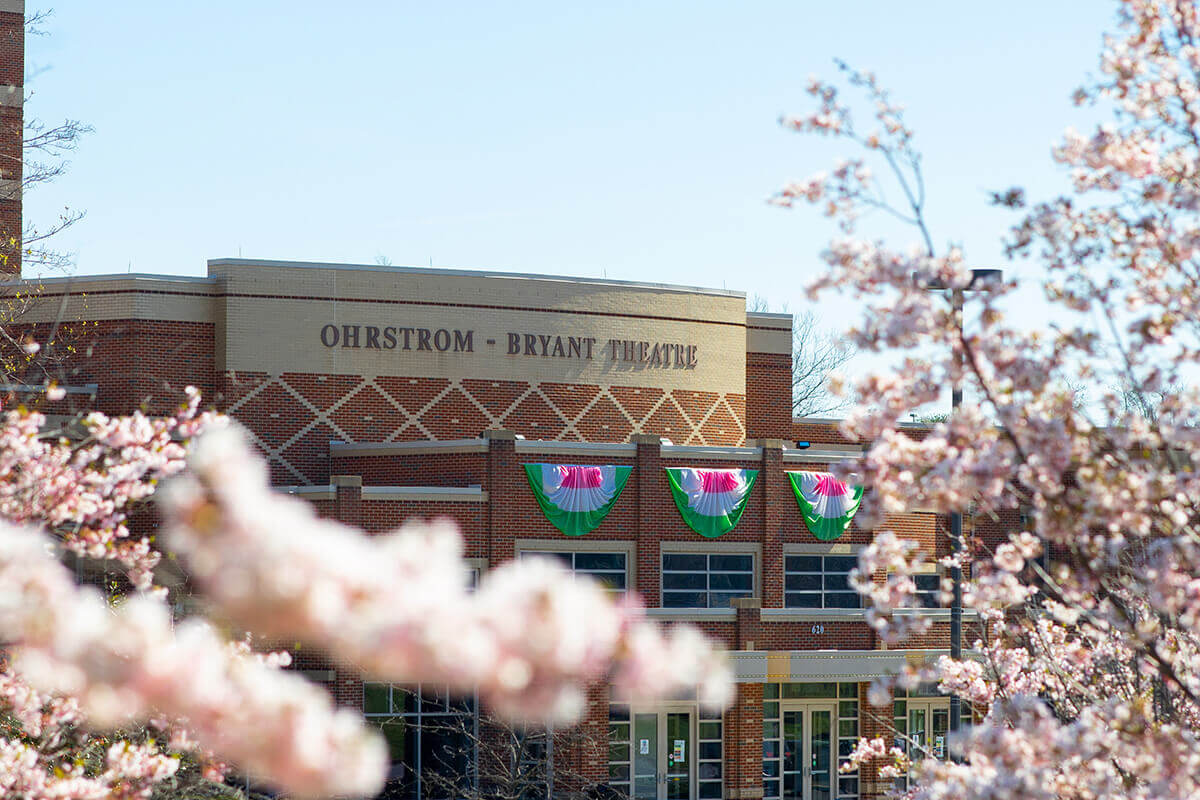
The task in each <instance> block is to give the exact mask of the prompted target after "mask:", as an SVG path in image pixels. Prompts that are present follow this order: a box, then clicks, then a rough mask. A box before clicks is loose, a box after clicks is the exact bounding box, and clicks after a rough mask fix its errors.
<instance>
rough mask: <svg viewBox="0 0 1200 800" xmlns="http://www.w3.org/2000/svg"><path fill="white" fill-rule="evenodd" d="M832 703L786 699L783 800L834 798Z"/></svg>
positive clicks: (834, 714) (822, 799) (825, 799)
mask: <svg viewBox="0 0 1200 800" xmlns="http://www.w3.org/2000/svg"><path fill="white" fill-rule="evenodd" d="M836 711H837V706H836V705H835V704H833V703H800V704H796V703H785V704H784V707H783V800H832V798H833V785H834V780H835V779H836V777H837V776H836V775H835V774H834V764H835V763H836V762H835V760H834V754H833V748H834V743H835V742H836V737H835V736H834V735H833V721H834V719H836Z"/></svg>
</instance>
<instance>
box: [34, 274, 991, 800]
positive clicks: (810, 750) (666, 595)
mask: <svg viewBox="0 0 1200 800" xmlns="http://www.w3.org/2000/svg"><path fill="white" fill-rule="evenodd" d="M32 314H33V316H34V318H33V319H32V320H31V321H33V322H36V323H37V324H38V325H39V326H41V330H42V332H43V335H44V334H45V333H46V331H47V330H48V327H47V326H49V325H51V324H52V322H53V320H54V319H58V320H62V319H69V320H87V321H88V322H89V325H88V326H87V328H86V330H89V331H90V332H89V333H87V334H86V336H85V337H84V339H83V340H81V341H78V342H76V343H75V344H76V347H77V348H78V349H79V351H80V353H81V357H79V358H78V359H70V360H69V361H68V363H67V364H66V365H65V366H64V370H65V372H64V380H65V383H66V384H67V385H68V388H69V394H68V395H67V397H66V399H65V400H64V401H62V402H63V403H64V404H72V403H74V404H86V405H87V406H88V407H94V408H99V409H101V410H104V411H109V412H127V411H130V410H132V409H133V408H136V407H145V408H148V409H150V410H157V411H162V410H166V409H167V408H169V407H170V406H172V405H174V404H175V403H177V402H178V399H179V397H180V392H181V390H182V388H183V387H184V386H185V385H187V384H194V385H197V386H199V387H200V388H201V389H202V390H203V391H204V392H205V395H206V397H208V398H209V399H210V400H211V401H212V402H213V403H215V405H217V406H218V407H219V408H221V409H223V410H226V411H228V412H229V413H230V414H231V415H232V416H234V417H235V418H237V419H239V420H240V421H241V422H242V423H243V424H244V425H245V426H246V427H247V428H248V429H249V430H250V431H251V433H252V435H253V437H254V441H255V443H256V444H257V446H258V447H259V448H260V449H261V451H262V452H263V453H264V455H265V456H266V457H267V458H268V460H269V462H270V466H271V474H272V479H273V481H274V483H275V484H276V485H278V486H279V488H280V491H285V492H290V493H292V494H295V495H297V496H299V497H302V498H304V499H306V500H308V501H309V502H312V503H313V504H314V505H316V506H317V507H318V508H319V509H320V510H321V511H322V513H324V514H327V515H328V516H331V517H334V518H337V519H339V520H342V521H345V522H347V523H351V524H355V525H358V526H361V527H363V528H365V529H366V530H367V531H370V532H379V531H384V530H388V529H390V528H393V527H395V526H397V525H398V524H399V523H401V522H402V521H403V520H405V519H408V518H410V517H432V516H446V517H451V518H453V519H454V520H456V521H457V522H458V524H459V526H460V527H461V529H462V531H463V534H464V537H465V540H466V542H467V555H468V556H469V558H470V563H471V565H472V566H473V568H474V569H475V570H476V571H477V572H478V573H480V574H483V573H486V571H487V570H488V569H489V568H491V567H494V566H495V565H498V564H501V563H504V562H505V561H508V560H510V559H514V558H521V557H524V555H526V554H532V553H541V554H552V556H553V557H556V558H559V559H561V560H562V561H563V562H564V563H566V564H567V565H568V566H569V567H570V568H571V569H573V570H575V571H576V572H579V573H586V574H591V575H593V576H595V577H598V578H600V579H602V580H605V581H606V582H608V583H609V584H610V585H611V586H613V587H614V590H615V591H624V590H632V591H637V592H638V593H639V594H640V595H641V597H642V598H643V600H644V602H645V603H646V605H647V606H649V607H650V608H651V611H650V613H651V614H652V615H653V616H654V617H657V618H658V619H660V620H662V621H663V622H666V623H675V622H690V623H693V624H696V625H698V626H700V627H702V628H703V629H704V630H705V631H707V632H708V633H709V634H710V635H711V636H713V637H715V638H717V639H718V640H720V641H722V642H724V643H725V645H726V646H727V647H728V649H729V651H730V652H731V658H732V661H733V663H734V665H735V668H736V672H737V676H738V681H739V683H738V692H737V701H736V704H735V705H734V706H733V707H732V708H730V709H729V710H728V711H726V712H725V714H724V715H723V716H721V715H717V716H712V715H709V714H706V713H705V712H704V711H703V710H702V709H701V708H699V707H698V706H697V705H696V704H695V703H694V702H692V701H689V700H687V699H681V700H680V701H679V702H676V703H670V704H663V705H658V706H653V707H648V706H641V705H638V704H637V703H636V702H632V703H631V702H630V700H629V699H627V698H621V697H614V696H611V695H610V693H609V691H608V688H607V687H606V686H596V687H593V688H592V690H591V692H590V695H589V706H588V712H587V716H586V719H585V721H584V723H583V726H582V727H581V728H580V730H579V733H580V735H581V736H582V737H583V738H584V739H586V740H590V741H592V742H595V743H602V746H597V747H591V748H587V747H582V746H563V747H560V748H559V749H558V751H557V752H556V753H555V763H556V768H557V769H558V771H559V773H560V774H561V775H564V776H565V775H567V774H570V775H572V776H573V777H572V778H571V780H570V782H568V781H567V779H566V778H564V779H563V780H562V781H561V782H560V784H558V785H557V786H556V788H557V789H559V790H560V792H559V793H560V794H565V793H566V791H567V790H568V789H570V788H578V784H579V783H580V782H581V781H586V782H587V783H590V784H608V785H609V786H610V787H612V788H613V789H616V790H618V791H620V792H626V793H630V794H632V795H633V796H635V797H638V798H665V797H672V798H676V797H679V798H689V799H690V798H710V797H728V798H758V797H764V798H780V797H785V798H798V799H800V800H819V799H820V798H829V799H830V800H833V799H834V798H837V799H838V800H841V799H843V798H845V799H846V800H848V799H849V798H859V797H861V798H869V797H873V796H876V795H877V794H878V793H879V792H880V791H882V790H884V789H887V788H890V786H891V783H890V782H888V783H887V784H886V785H885V784H884V783H882V782H880V781H879V780H877V779H876V777H875V776H874V775H871V774H854V773H851V774H840V775H839V774H838V772H837V769H836V765H837V763H838V757H839V755H844V754H845V753H847V752H848V750H849V749H850V748H851V747H852V746H853V742H854V741H855V739H856V738H857V737H858V736H859V735H868V736H870V735H889V734H888V732H889V731H890V730H891V729H892V726H896V727H898V728H901V729H903V730H906V731H907V732H908V733H909V735H910V736H911V737H912V738H913V739H914V740H915V741H917V742H924V743H925V746H927V747H930V748H933V749H934V750H941V749H943V748H944V744H943V742H944V735H945V732H946V729H947V727H948V701H947V698H944V697H938V696H936V694H933V693H920V692H917V693H914V696H913V697H907V698H900V699H897V701H896V702H895V704H894V706H893V708H892V709H891V710H889V709H875V708H872V707H870V706H869V705H868V704H867V703H866V689H867V686H868V684H869V682H870V681H871V679H873V678H874V677H876V676H878V675H882V674H886V673H888V672H891V671H895V670H896V669H897V668H898V667H899V666H901V665H902V664H904V663H905V662H910V663H923V662H926V661H928V660H930V659H933V658H936V657H937V656H938V655H940V654H941V653H944V652H946V650H947V648H948V612H947V611H946V610H945V609H941V608H936V607H932V606H935V605H936V601H934V600H933V599H932V598H933V595H934V593H935V590H936V586H937V582H938V578H937V573H936V569H935V567H934V566H933V563H934V559H935V558H936V557H937V556H940V555H943V554H944V550H945V536H944V535H943V536H938V535H937V533H938V530H939V526H940V525H942V524H943V522H944V520H943V519H942V518H941V517H939V516H938V515H937V514H935V513H932V512H926V511H921V510H913V511H911V512H909V513H905V514H900V515H896V516H894V517H892V518H890V519H889V520H888V526H889V527H890V528H892V529H894V530H897V531H900V532H902V533H904V534H906V535H908V536H910V537H911V538H913V539H915V540H917V541H919V542H921V543H922V544H923V545H924V548H925V549H926V551H927V552H929V553H930V565H931V566H930V574H929V576H928V580H927V581H924V582H922V584H921V588H922V590H923V594H924V597H925V598H926V599H928V600H929V603H928V606H930V607H921V608H914V609H911V610H910V611H907V612H902V613H909V614H913V615H927V616H929V617H931V618H932V619H933V620H934V625H933V628H932V630H931V632H930V633H929V634H927V635H926V636H925V637H924V638H923V639H921V640H920V641H917V642H915V643H911V644H910V646H909V647H908V648H907V649H900V650H897V649H887V648H885V646H884V645H883V644H882V643H881V642H880V641H879V640H878V639H877V638H876V636H875V635H874V634H873V632H872V630H871V629H870V627H869V626H868V625H867V623H866V622H865V621H864V610H863V609H862V608H861V607H860V604H859V601H858V597H857V595H855V594H854V593H852V592H849V591H848V587H847V586H846V573H847V572H848V570H849V569H850V567H851V566H852V565H853V564H854V562H855V553H856V551H857V550H858V549H859V548H861V547H862V546H864V545H865V544H866V543H867V542H869V540H870V536H871V532H870V531H865V530H861V529H859V528H858V527H857V526H855V525H853V524H852V525H851V527H850V529H849V530H847V531H846V532H845V533H844V534H843V535H842V536H840V537H838V538H837V539H834V540H832V541H821V540H818V539H817V538H816V537H815V536H814V535H813V533H812V532H811V531H810V530H809V529H808V527H806V524H805V521H804V519H803V517H802V514H801V509H800V507H799V505H798V502H797V499H796V497H795V496H794V495H793V491H792V487H791V484H790V482H789V478H788V475H787V473H788V472H790V471H797V470H801V471H816V472H820V471H825V470H827V469H828V468H829V467H830V466H831V465H832V464H834V463H836V462H838V461H840V460H842V459H846V458H848V457H851V456H852V455H853V454H854V453H855V452H857V451H858V450H859V445H857V444H856V443H853V442H848V441H845V440H844V439H843V438H842V437H841V436H840V435H839V434H838V433H837V432H836V429H835V427H834V426H833V425H831V424H825V423H813V422H804V423H800V422H794V421H793V420H792V419H791V417H790V408H791V404H790V376H789V369H790V364H791V341H792V340H791V318H790V316H788V315H780V314H756V313H748V312H747V311H746V310H745V298H744V296H743V295H742V294H740V293H736V292H728V291H718V290H705V289H693V288H685V287H675V286H661V285H654V284H639V283H623V282H618V281H597V280H588V279H575V278H561V277H549V276H533V275H513V274H498V273H484V272H470V271H453V270H439V269H408V268H394V267H368V266H351V265H332V264H303V263H284V262H264V261H248V260H214V261H211V262H210V263H209V265H208V275H207V276H206V277H195V278H177V277H167V276H154V275H117V276H101V277H84V278H75V279H70V280H50V281H45V282H44V286H43V289H42V294H41V302H40V303H39V304H37V305H35V307H34V308H33V311H32ZM39 315H40V318H39ZM65 410H66V409H64V411H65ZM798 441H803V442H807V443H808V446H807V447H798V446H797V443H798ZM525 464H570V465H592V466H595V465H619V466H625V467H629V468H631V469H630V473H629V478H628V481H627V483H626V484H625V487H624V490H623V492H622V493H621V494H620V495H619V496H618V498H617V500H616V502H615V504H614V505H613V506H612V510H611V512H610V513H608V515H607V516H606V517H605V518H604V519H603V521H602V522H601V523H600V525H599V526H598V527H597V528H596V529H595V530H592V531H590V532H588V533H586V534H585V535H582V536H566V535H564V534H563V533H562V532H561V531H560V530H559V529H558V528H556V527H555V526H554V525H553V524H551V522H550V520H549V519H547V517H546V515H545V514H543V513H542V510H541V508H540V507H539V505H538V502H537V499H536V497H535V495H534V492H533V490H532V489H531V486H530V484H529V481H528V480H527V477H526V473H525V470H524V466H523V465H525ZM677 467H678V468H693V469H750V470H757V480H756V481H755V483H754V484H753V488H752V489H751V490H750V493H749V495H748V499H747V500H746V503H745V506H744V510H743V512H742V515H741V518H740V521H739V522H738V523H737V525H736V527H734V528H733V529H732V530H730V531H728V532H727V533H724V534H723V535H721V536H719V537H717V538H708V537H706V536H701V535H698V534H697V533H696V531H695V530H693V529H692V528H691V527H689V525H688V524H687V522H686V521H685V519H684V517H683V516H682V515H681V512H680V510H679V508H677V506H676V503H675V500H674V498H673V496H672V491H671V488H670V486H669V485H668V481H667V472H666V470H667V469H668V468H677ZM864 502H865V503H870V502H871V498H870V496H869V495H868V496H867V497H866V498H865V500H864ZM878 577H879V579H883V577H884V576H882V575H880V576H878ZM972 622H973V621H972V620H971V618H970V617H968V618H967V631H966V640H967V641H968V642H970V641H971V640H972V639H973V638H974V635H975V634H974V631H973V630H972ZM301 656H302V657H301V658H300V660H299V663H300V667H302V668H304V669H305V670H306V671H307V672H308V674H309V675H310V676H311V677H312V678H313V679H314V680H318V681H321V682H323V683H326V684H327V685H328V686H329V688H330V689H331V691H333V692H334V694H335V695H336V696H337V698H338V699H339V701H340V702H342V703H344V704H347V705H351V706H355V707H360V708H363V709H364V713H365V714H367V716H368V717H370V718H372V719H376V720H378V721H380V723H381V725H383V726H384V728H385V732H387V733H388V735H389V739H390V741H391V742H392V744H393V746H394V758H395V761H396V768H395V773H394V774H395V777H396V781H395V785H394V786H393V787H392V790H391V791H392V794H393V795H394V796H397V797H417V796H437V795H438V790H435V789H434V788H433V787H435V786H436V785H437V784H436V782H435V781H434V778H435V777H436V773H437V772H439V771H440V772H446V771H451V772H458V773H460V774H465V775H469V774H470V773H471V768H472V764H473V763H474V760H475V759H478V757H479V756H478V753H477V752H476V748H475V745H474V744H472V743H470V742H466V741H464V742H461V743H459V744H457V745H456V747H457V748H458V749H459V750H461V751H462V753H460V757H456V758H455V759H447V758H445V757H444V756H443V755H439V753H441V752H443V749H444V748H445V747H446V734H445V730H446V725H447V721H454V722H456V724H466V725H468V727H471V728H472V730H474V729H476V728H477V727H478V722H476V721H475V715H476V711H475V710H474V706H473V705H472V704H470V703H467V704H465V705H464V704H461V703H459V702H457V701H454V700H451V699H447V698H444V697H442V696H441V695H440V694H439V693H438V692H437V691H436V687H428V686H427V687H422V689H421V691H422V692H423V696H421V695H418V694H416V693H415V692H406V691H405V690H403V689H401V688H399V687H396V688H394V689H392V688H389V687H387V686H381V685H375V684H366V685H364V683H363V682H362V680H361V678H360V676H359V675H358V674H357V673H356V672H355V670H354V669H353V668H352V667H351V666H349V665H345V664H339V663H338V661H337V659H336V654H333V655H332V657H324V656H321V655H319V654H315V653H308V652H303V653H302V654H301ZM922 694H928V696H917V695H922ZM468 780H469V778H468ZM568 783H570V785H568Z"/></svg>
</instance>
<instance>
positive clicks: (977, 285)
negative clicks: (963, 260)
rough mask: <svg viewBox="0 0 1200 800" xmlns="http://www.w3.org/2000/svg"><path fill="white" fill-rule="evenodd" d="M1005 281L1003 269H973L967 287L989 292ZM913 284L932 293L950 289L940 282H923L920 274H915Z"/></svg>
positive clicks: (973, 290) (969, 289) (967, 288)
mask: <svg viewBox="0 0 1200 800" xmlns="http://www.w3.org/2000/svg"><path fill="white" fill-rule="evenodd" d="M1003 281H1004V270H1002V269H973V270H971V280H970V282H969V283H967V285H966V290H967V291H972V292H987V291H991V290H992V289H994V288H996V287H997V286H999V285H1000V284H1001V283H1002V282H1003ZM913 283H914V284H916V285H917V286H920V287H921V288H923V289H925V290H927V291H930V292H944V291H946V290H947V289H949V288H950V287H949V286H947V285H946V284H944V283H942V282H941V281H939V280H922V279H921V276H920V274H919V273H916V272H914V273H913Z"/></svg>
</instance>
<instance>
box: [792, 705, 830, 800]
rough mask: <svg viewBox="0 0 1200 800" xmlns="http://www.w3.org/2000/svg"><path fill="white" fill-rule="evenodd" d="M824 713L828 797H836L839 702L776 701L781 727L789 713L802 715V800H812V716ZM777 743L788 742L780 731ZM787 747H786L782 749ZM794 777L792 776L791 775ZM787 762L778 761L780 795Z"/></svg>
mask: <svg viewBox="0 0 1200 800" xmlns="http://www.w3.org/2000/svg"><path fill="white" fill-rule="evenodd" d="M814 711H818V712H819V711H824V712H826V713H828V714H829V796H830V797H836V796H837V779H838V771H837V763H838V760H837V759H838V757H837V746H838V734H837V730H838V727H837V726H838V700H837V698H829V699H811V698H803V699H794V700H792V699H780V700H779V720H780V724H781V725H782V724H785V720H786V719H787V717H786V715H787V714H788V713H794V712H801V713H802V714H803V716H802V717H801V719H802V722H801V725H802V726H803V727H802V728H801V731H800V737H801V752H800V765H801V766H800V786H801V798H802V800H813V787H812V757H813V753H812V735H813V724H812V718H813V712H814ZM780 741H781V742H784V743H786V741H787V739H786V737H784V736H783V731H782V730H781V731H780ZM784 746H786V744H785V745H784ZM792 774H795V773H792ZM787 775H788V772H787V759H786V758H784V759H781V768H780V776H779V780H780V794H781V796H782V795H783V794H784V793H785V792H786V788H785V787H786V776H787Z"/></svg>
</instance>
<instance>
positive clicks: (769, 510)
mask: <svg viewBox="0 0 1200 800" xmlns="http://www.w3.org/2000/svg"><path fill="white" fill-rule="evenodd" d="M756 444H757V445H758V446H759V447H761V448H762V467H761V468H760V469H759V473H758V481H759V483H761V484H762V488H761V490H760V491H761V492H762V495H761V497H762V501H763V531H762V549H763V563H762V581H763V585H762V593H761V596H762V604H763V607H764V608H783V539H784V534H785V530H784V528H785V526H786V524H787V522H786V521H787V519H788V517H787V513H788V511H789V510H790V509H792V508H795V505H796V500H795V498H794V497H792V489H791V487H790V486H789V485H788V477H787V475H785V474H784V471H783V446H784V440H783V439H759V440H758V441H757V442H756Z"/></svg>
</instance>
